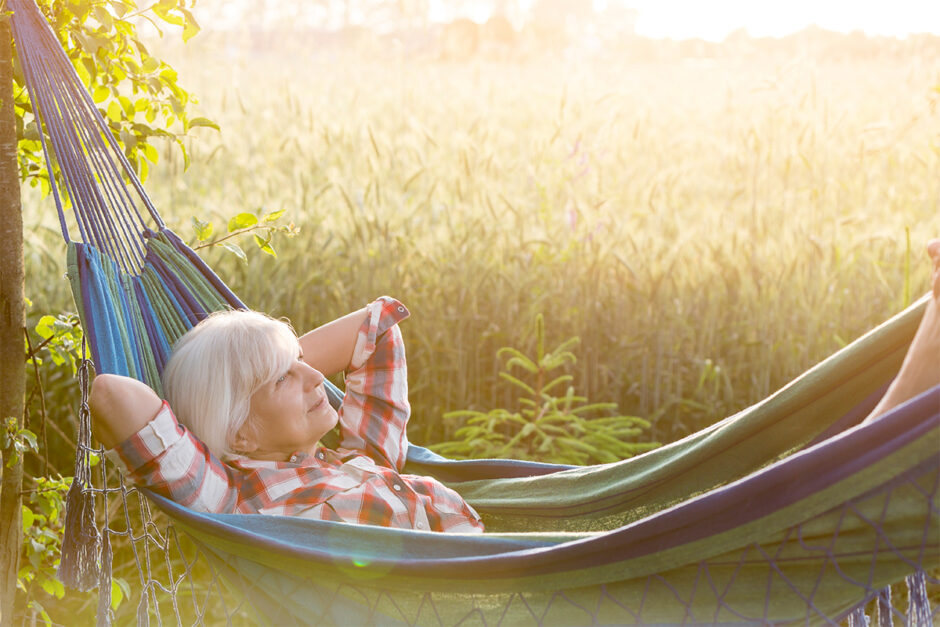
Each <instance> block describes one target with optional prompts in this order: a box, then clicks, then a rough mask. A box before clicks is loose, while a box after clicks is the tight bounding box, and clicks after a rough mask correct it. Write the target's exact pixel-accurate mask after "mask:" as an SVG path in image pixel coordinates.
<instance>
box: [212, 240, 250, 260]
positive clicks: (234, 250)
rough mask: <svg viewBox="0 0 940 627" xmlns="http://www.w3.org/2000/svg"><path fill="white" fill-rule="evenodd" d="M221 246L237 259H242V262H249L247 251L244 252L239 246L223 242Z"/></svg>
mask: <svg viewBox="0 0 940 627" xmlns="http://www.w3.org/2000/svg"><path fill="white" fill-rule="evenodd" d="M219 246H221V247H222V248H224V249H226V250H228V251H229V252H231V253H232V254H233V255H235V256H236V257H238V258H239V259H241V260H242V261H245V262H247V261H248V257H247V256H246V255H245V251H244V250H242V249H241V248H240V247H239V246H238V244H233V243H231V242H222V243H221V244H219Z"/></svg>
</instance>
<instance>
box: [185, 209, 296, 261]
mask: <svg viewBox="0 0 940 627" xmlns="http://www.w3.org/2000/svg"><path fill="white" fill-rule="evenodd" d="M284 213H285V210H283V209H281V210H278V211H271V212H268V213H265V212H264V207H260V208H259V209H258V211H257V212H256V213H248V212H243V213H239V214H237V215H235V216H232V217H231V218H230V219H229V221H228V224H227V225H226V231H227V233H226V234H225V235H222V236H221V237H217V238H216V239H211V238H212V234H213V232H214V231H215V227H214V225H213V223H212V222H206V221H204V220H200V219H199V218H197V217H195V216H193V219H192V227H193V231H194V232H195V236H196V242H201V243H198V244H197V243H195V242H194V243H192V245H191V247H192V249H193V250H199V249H201V248H209V247H211V246H221V247H222V248H224V249H226V250H228V251H229V252H231V253H232V254H234V255H235V256H236V257H238V258H239V259H241V260H242V261H248V256H247V255H246V254H245V251H244V250H242V248H241V246H239V245H238V244H236V243H234V242H233V241H230V240H233V239H236V238H239V237H241V236H243V235H247V234H249V233H251V234H252V235H253V240H254V243H255V244H256V245H257V246H258V248H259V249H260V250H261V251H262V252H264V253H267V254H269V255H271V256H272V257H277V251H275V250H274V246H273V245H272V241H273V239H274V235H275V234H276V233H284V234H285V235H286V236H287V237H294V236H295V235H297V233H299V232H300V229H298V228H297V227H296V226H294V223H293V222H291V223H290V224H286V225H278V224H274V222H276V221H277V220H279V219H280V218H281V217H282V216H283V215H284Z"/></svg>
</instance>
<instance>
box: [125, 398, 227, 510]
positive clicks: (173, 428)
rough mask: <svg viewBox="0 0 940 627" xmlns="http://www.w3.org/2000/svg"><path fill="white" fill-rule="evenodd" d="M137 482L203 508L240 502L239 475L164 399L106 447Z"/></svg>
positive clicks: (221, 508)
mask: <svg viewBox="0 0 940 627" xmlns="http://www.w3.org/2000/svg"><path fill="white" fill-rule="evenodd" d="M108 458H109V459H110V460H111V461H112V462H114V463H115V464H116V465H117V466H118V467H119V468H120V469H121V470H122V471H123V472H124V474H125V475H126V476H127V477H128V479H130V480H131V482H132V483H134V484H135V485H139V486H142V487H146V488H150V489H151V490H153V491H154V492H156V493H158V494H161V495H162V496H165V497H167V498H169V499H172V500H173V501H176V502H177V503H180V504H182V505H185V506H187V507H190V508H192V509H195V510H198V511H203V512H216V513H232V512H234V511H235V510H236V506H237V503H238V483H239V478H238V476H237V474H236V473H235V472H234V471H233V470H232V469H231V468H230V467H229V466H227V465H226V464H224V463H222V461H221V460H219V459H218V458H217V457H215V456H214V455H213V454H212V453H210V452H209V449H208V448H207V447H206V445H205V444H203V443H202V442H201V441H199V440H198V439H196V437H195V436H193V435H192V433H191V432H190V431H189V430H187V429H186V428H185V427H184V426H183V425H181V424H179V422H178V421H177V420H176V416H174V415H173V412H172V410H170V406H169V405H168V404H167V403H166V402H164V403H163V407H162V408H161V410H160V412H159V413H158V414H157V415H156V416H155V417H154V419H153V420H151V421H150V422H148V423H147V424H145V425H144V426H143V427H141V428H140V430H139V431H137V433H135V434H134V435H132V436H131V437H129V438H128V439H126V440H124V441H123V442H121V443H120V444H118V445H117V446H115V447H114V448H113V449H111V450H110V451H108Z"/></svg>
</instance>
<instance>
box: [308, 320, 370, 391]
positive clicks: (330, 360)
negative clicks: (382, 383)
mask: <svg viewBox="0 0 940 627" xmlns="http://www.w3.org/2000/svg"><path fill="white" fill-rule="evenodd" d="M367 313H368V309H366V308H363V309H360V310H359V311H354V312H352V313H350V314H346V315H345V316H343V317H342V318H337V319H336V320H334V321H333V322H328V323H326V324H324V325H323V326H322V327H317V328H316V329H314V330H313V331H310V332H309V333H305V334H304V335H302V336H301V337H300V350H301V351H303V355H304V361H305V362H307V365H309V366H311V367H312V368H316V369H317V370H319V371H320V372H321V373H322V374H323V375H324V376H327V377H329V376H332V375H334V374H336V373H337V372H342V371H343V370H346V369H347V368H349V362H350V361H352V356H353V349H355V348H356V339H357V337H358V336H359V328H360V327H361V326H362V323H363V322H365V319H366V314H367Z"/></svg>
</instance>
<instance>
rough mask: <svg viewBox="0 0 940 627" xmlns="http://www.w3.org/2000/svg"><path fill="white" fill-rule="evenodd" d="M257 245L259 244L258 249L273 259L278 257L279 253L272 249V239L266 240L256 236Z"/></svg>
mask: <svg viewBox="0 0 940 627" xmlns="http://www.w3.org/2000/svg"><path fill="white" fill-rule="evenodd" d="M255 244H257V245H258V248H260V249H261V250H262V251H263V252H266V253H268V254H269V255H271V256H272V257H277V253H276V252H275V251H274V249H273V248H271V240H270V239H264V238H263V237H261V236H260V235H257V234H255Z"/></svg>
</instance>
